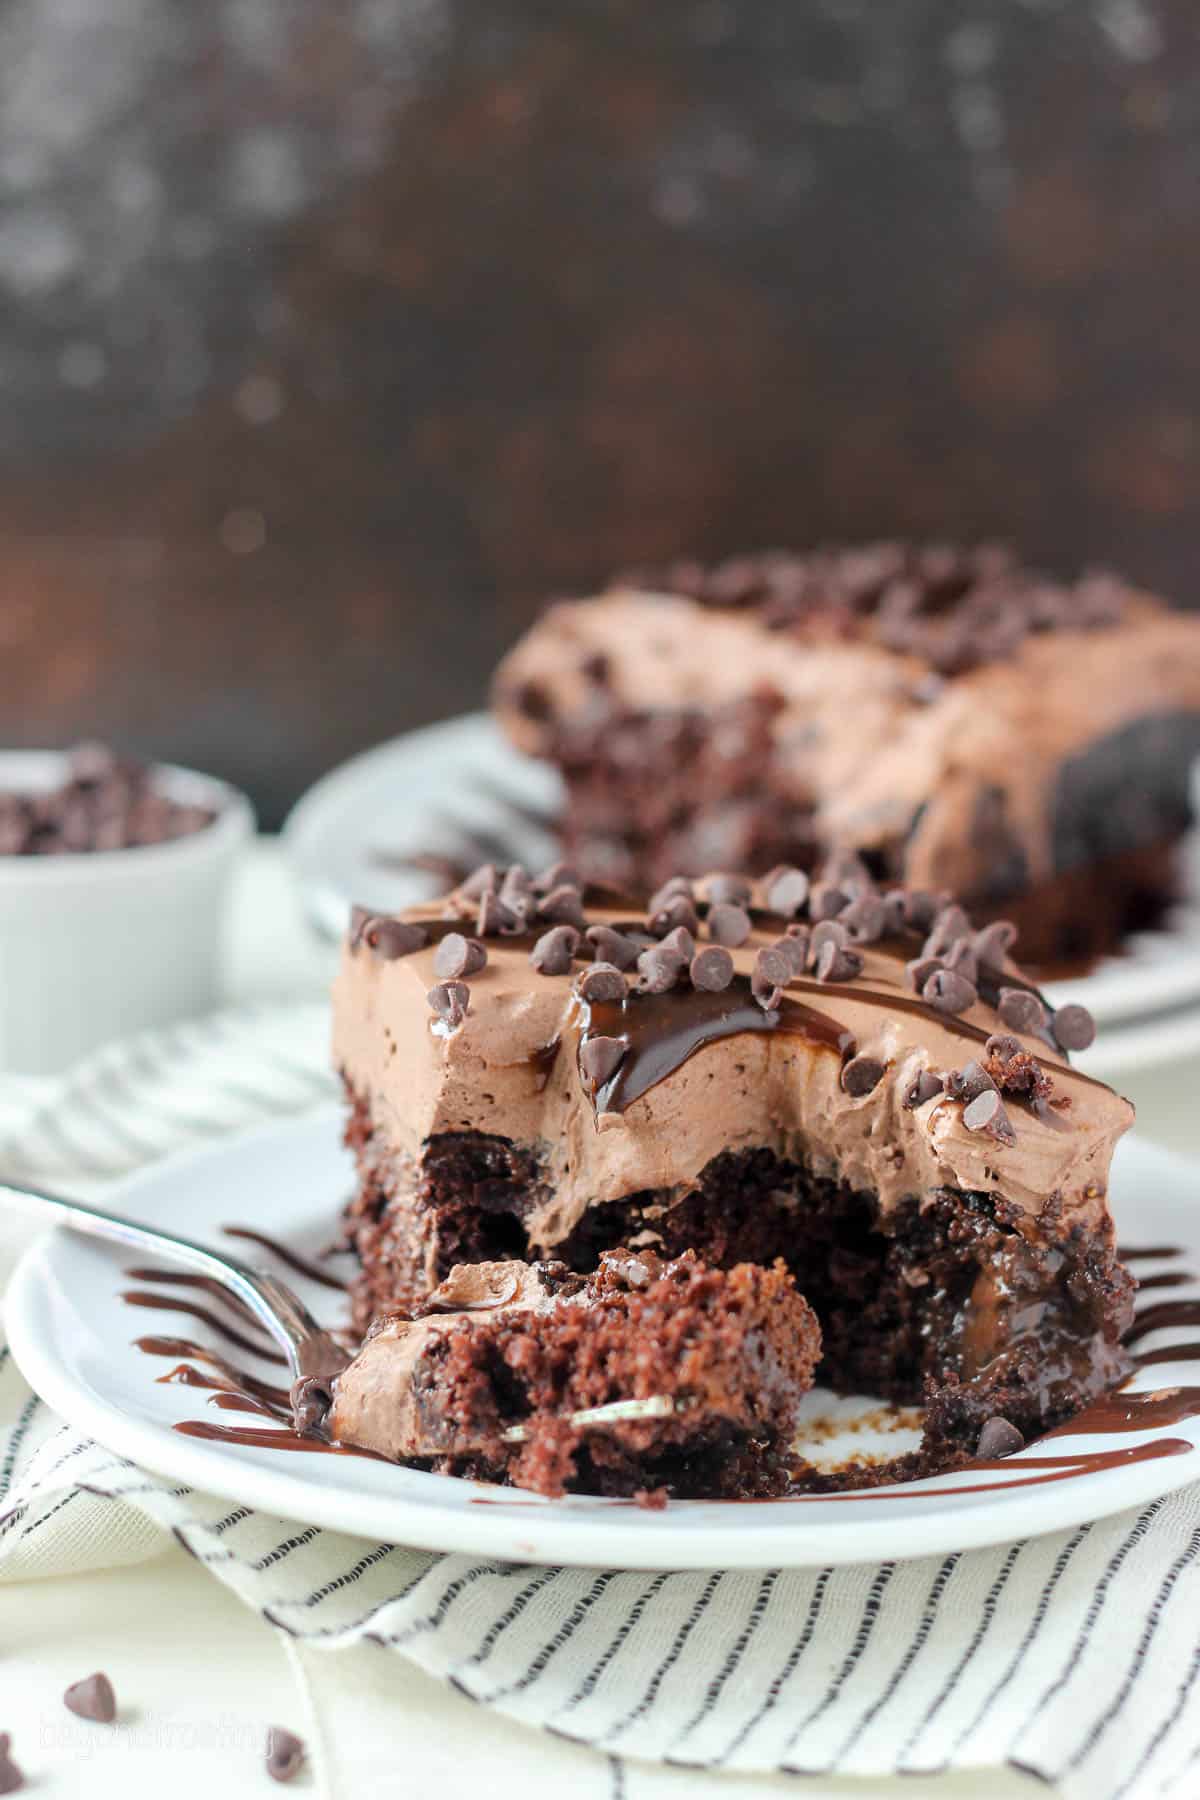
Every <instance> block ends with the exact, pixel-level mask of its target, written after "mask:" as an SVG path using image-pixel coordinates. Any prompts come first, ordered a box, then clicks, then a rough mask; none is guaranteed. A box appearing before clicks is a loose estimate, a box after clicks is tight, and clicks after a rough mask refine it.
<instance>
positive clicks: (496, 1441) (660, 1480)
mask: <svg viewBox="0 0 1200 1800" xmlns="http://www.w3.org/2000/svg"><path fill="white" fill-rule="evenodd" d="M820 1342H821V1336H820V1331H819V1329H818V1326H817V1322H816V1319H815V1318H814V1316H813V1313H812V1310H811V1308H810V1307H809V1306H808V1305H807V1303H806V1302H805V1301H804V1300H803V1299H802V1297H801V1296H800V1295H799V1294H798V1293H797V1292H796V1287H795V1283H794V1281H793V1279H792V1277H791V1276H790V1275H789V1274H788V1273H787V1271H786V1270H785V1269H783V1268H782V1266H780V1265H776V1267H775V1268H772V1269H762V1268H756V1267H754V1266H753V1265H750V1264H741V1265H739V1266H738V1267H737V1268H734V1269H730V1270H728V1271H725V1270H717V1269H709V1268H705V1267H704V1266H703V1265H702V1264H701V1263H700V1262H698V1261H697V1259H696V1257H695V1256H694V1255H693V1254H692V1253H691V1252H690V1251H688V1252H685V1253H684V1255H682V1256H680V1257H676V1258H675V1259H674V1260H672V1261H669V1262H664V1261H663V1260H662V1259H661V1258H660V1257H658V1256H656V1255H654V1253H653V1252H652V1251H641V1252H626V1251H609V1252H606V1253H605V1254H604V1255H603V1256H602V1257H601V1259H600V1266H599V1269H598V1270H597V1271H596V1272H595V1273H594V1274H592V1275H590V1276H586V1277H585V1276H582V1275H578V1274H574V1273H572V1271H571V1270H569V1269H568V1268H566V1267H565V1265H564V1264H562V1263H534V1264H532V1265H530V1264H527V1263H521V1262H488V1263H476V1264H471V1265H467V1266H461V1265H460V1266H459V1267H458V1268H456V1269H454V1270H453V1271H452V1272H451V1274H450V1275H449V1276H448V1277H447V1279H446V1280H445V1281H444V1282H442V1283H441V1285H440V1286H439V1287H437V1288H435V1290H434V1292H433V1293H432V1294H431V1295H430V1297H429V1299H428V1300H427V1301H425V1303H424V1304H423V1306H422V1307H421V1309H420V1313H419V1316H418V1317H416V1318H415V1319H409V1318H407V1317H406V1316H404V1315H390V1316H389V1315H384V1316H383V1317H381V1318H379V1319H377V1320H376V1321H375V1323H374V1325H373V1326H372V1327H371V1330H370V1332H369V1334H368V1336H367V1338H366V1341H365V1343H364V1344H363V1346H362V1348H361V1350H360V1351H359V1353H358V1355H357V1356H356V1357H355V1359H354V1361H353V1362H352V1363H351V1364H350V1366H349V1368H347V1369H346V1370H345V1371H344V1372H343V1374H342V1375H340V1376H339V1377H338V1378H337V1380H336V1382H335V1383H334V1385H333V1391H332V1404H331V1406H330V1409H329V1412H328V1416H327V1419H326V1421H325V1424H326V1428H327V1430H328V1431H329V1433H330V1435H331V1436H332V1437H333V1438H334V1439H335V1441H337V1442H338V1443H342V1444H350V1445H355V1446H358V1447H361V1448H367V1449H370V1450H373V1451H375V1452H376V1453H377V1454H380V1455H384V1456H388V1457H391V1458H393V1459H394V1460H397V1461H410V1462H411V1461H419V1462H422V1463H425V1464H427V1465H429V1466H432V1467H434V1468H436V1469H439V1470H444V1471H446V1472H448V1473H454V1474H469V1475H474V1476H477V1477H481V1478H483V1479H488V1480H509V1481H512V1482H513V1483H514V1484H515V1485H516V1486H519V1487H528V1488H535V1489H537V1490H538V1491H539V1492H540V1493H544V1494H559V1493H562V1492H564V1491H565V1490H566V1488H567V1487H568V1486H570V1487H575V1488H581V1489H582V1490H583V1491H585V1492H588V1493H598V1494H638V1495H640V1496H642V1497H657V1495H659V1494H660V1493H661V1494H662V1495H663V1496H664V1497H665V1494H666V1492H667V1491H669V1492H670V1493H672V1494H677V1495H689V1494H694V1495H696V1496H699V1497H710V1496H713V1495H720V1496H722V1497H726V1498H748V1497H751V1496H753V1497H764V1496H768V1495H772V1494H776V1493H779V1492H782V1491H784V1490H785V1489H786V1487H787V1486H788V1484H789V1482H790V1480H791V1478H792V1466H793V1460H794V1459H793V1458H792V1457H791V1456H790V1454H789V1451H788V1445H789V1441H790V1438H791V1436H792V1432H793V1430H794V1425H795V1418H796V1409H797V1407H798V1405H799V1402H800V1400H801V1399H802V1397H803V1396H804V1394H805V1393H806V1392H807V1391H808V1389H809V1388H810V1387H811V1385H812V1379H813V1368H814V1365H815V1364H816V1361H817V1357H818V1356H819V1354H820ZM630 1402H638V1403H646V1402H651V1403H652V1404H656V1405H658V1407H659V1408H660V1410H658V1411H656V1412H654V1413H653V1414H651V1416H649V1417H643V1418H638V1419H629V1418H625V1419H616V1420H609V1421H606V1422H605V1423H604V1424H603V1425H602V1426H600V1427H593V1428H591V1429H588V1428H585V1427H584V1426H582V1425H579V1424H576V1423H575V1422H574V1417H573V1416H574V1415H575V1414H576V1413H577V1412H579V1411H582V1410H584V1409H590V1408H594V1407H598V1406H601V1407H607V1406H612V1405H614V1404H617V1405H627V1404H628V1403H630Z"/></svg>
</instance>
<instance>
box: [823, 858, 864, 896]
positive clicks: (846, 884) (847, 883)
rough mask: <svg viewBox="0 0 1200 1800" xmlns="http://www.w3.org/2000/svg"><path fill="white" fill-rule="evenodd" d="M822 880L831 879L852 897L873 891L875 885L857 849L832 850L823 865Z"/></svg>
mask: <svg viewBox="0 0 1200 1800" xmlns="http://www.w3.org/2000/svg"><path fill="white" fill-rule="evenodd" d="M821 880H822V881H831V882H832V883H833V884H834V886H835V887H840V888H841V889H842V890H843V892H844V893H847V894H849V895H850V896H851V898H852V899H853V898H857V897H858V896H859V895H861V894H869V893H871V892H873V890H874V887H875V883H874V882H873V881H872V879H871V871H870V869H868V867H867V865H866V863H865V862H864V861H863V859H862V857H861V856H860V855H859V854H858V851H857V850H833V851H831V852H830V854H829V855H828V856H827V857H826V858H825V862H824V865H823V866H822V869H821Z"/></svg>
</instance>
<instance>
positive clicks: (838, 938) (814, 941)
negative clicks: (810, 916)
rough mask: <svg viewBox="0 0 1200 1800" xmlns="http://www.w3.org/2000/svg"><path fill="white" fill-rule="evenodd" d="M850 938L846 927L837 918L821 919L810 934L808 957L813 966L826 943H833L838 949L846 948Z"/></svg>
mask: <svg viewBox="0 0 1200 1800" xmlns="http://www.w3.org/2000/svg"><path fill="white" fill-rule="evenodd" d="M849 942H850V940H849V938H848V936H847V934H846V928H845V926H844V925H842V924H841V923H840V922H839V921H838V920H837V919H821V920H819V921H818V923H817V924H816V925H814V926H813V928H812V930H811V931H810V932H809V934H808V957H807V960H808V962H809V964H810V966H811V967H813V968H815V967H816V963H817V958H818V957H819V956H820V954H821V951H822V950H823V949H824V948H825V945H826V944H832V945H833V946H834V948H835V949H836V950H845V949H846V948H847V946H848V944H849Z"/></svg>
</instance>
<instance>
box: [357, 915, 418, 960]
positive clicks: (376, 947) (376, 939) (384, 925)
mask: <svg viewBox="0 0 1200 1800" xmlns="http://www.w3.org/2000/svg"><path fill="white" fill-rule="evenodd" d="M363 942H364V944H366V946H367V948H368V950H370V952H371V954H372V955H373V956H377V957H378V958H379V960H380V962H395V961H396V959H397V958H398V957H401V956H411V955H412V953H413V951H414V950H423V949H424V948H425V945H426V944H427V943H428V942H429V935H428V933H427V932H426V931H424V930H423V929H422V927H421V926H420V925H410V924H409V922H408V920H407V919H378V918H376V919H369V920H368V921H367V924H366V925H365V926H364V927H363Z"/></svg>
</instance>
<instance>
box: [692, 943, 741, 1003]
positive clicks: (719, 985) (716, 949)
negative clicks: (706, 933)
mask: <svg viewBox="0 0 1200 1800" xmlns="http://www.w3.org/2000/svg"><path fill="white" fill-rule="evenodd" d="M688 973H689V974H690V976H691V978H692V986H693V987H694V988H701V989H702V990H703V991H704V992H705V993H706V994H720V993H722V992H723V991H724V989H725V988H727V987H728V986H729V984H730V982H731V981H732V980H733V958H732V956H730V954H729V952H728V950H726V949H725V947H724V945H722V944H706V945H705V947H704V949H703V950H697V952H696V954H695V956H693V958H692V961H691V967H690V968H689V970H688Z"/></svg>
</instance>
